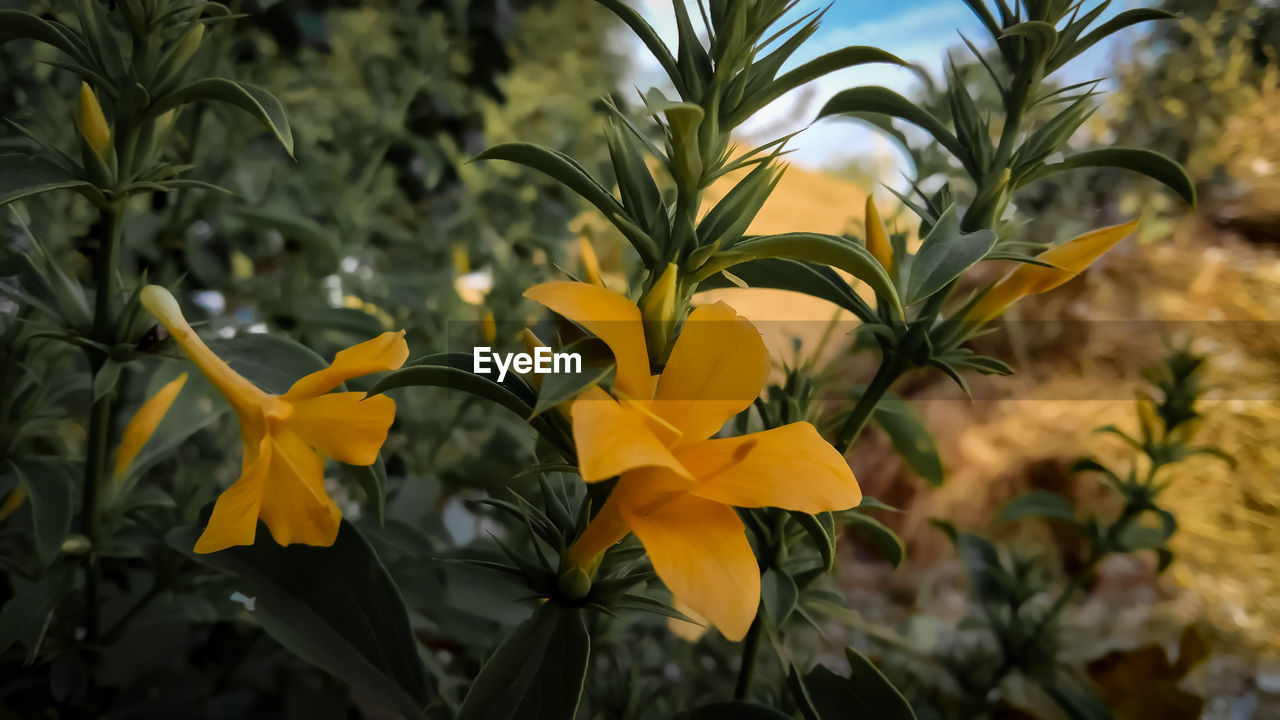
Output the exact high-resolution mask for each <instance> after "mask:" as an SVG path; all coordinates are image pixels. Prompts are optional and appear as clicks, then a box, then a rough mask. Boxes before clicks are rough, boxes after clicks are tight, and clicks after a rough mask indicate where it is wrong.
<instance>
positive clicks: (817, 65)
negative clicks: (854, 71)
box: [729, 46, 911, 127]
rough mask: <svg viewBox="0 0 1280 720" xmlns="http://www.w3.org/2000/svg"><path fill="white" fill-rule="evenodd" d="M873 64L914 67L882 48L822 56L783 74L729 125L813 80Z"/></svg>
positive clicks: (859, 48) (737, 112)
mask: <svg viewBox="0 0 1280 720" xmlns="http://www.w3.org/2000/svg"><path fill="white" fill-rule="evenodd" d="M870 63H888V64H890V65H900V66H902V67H911V66H910V64H908V63H907V62H906V61H905V60H903V59H902V58H900V57H898V56H897V55H894V54H892V53H888V52H885V51H884V50H881V49H880V48H876V47H866V46H852V47H846V48H841V49H839V50H836V51H833V52H829V53H827V54H826V55H820V56H818V57H816V58H814V59H812V60H810V61H808V62H806V63H803V64H801V65H799V66H798V67H796V68H794V69H792V70H790V71H788V72H786V73H783V74H782V75H780V76H779V77H778V78H777V79H775V80H774V81H773V82H771V83H769V84H768V85H767V86H766V87H765V89H764V90H763V91H762V92H759V93H756V94H753V95H751V96H749V97H748V98H747V99H746V100H745V101H744V102H743V103H742V105H741V106H740V107H738V108H737V109H736V110H734V112H733V115H732V116H730V120H729V126H730V127H734V126H736V125H739V124H740V123H741V122H742V121H745V120H746V119H747V118H749V117H751V116H752V115H754V114H755V113H756V111H758V110H759V109H760V108H762V107H764V106H766V105H768V104H769V103H771V102H773V101H774V100H777V99H778V98H780V97H782V96H783V95H785V94H787V93H789V92H791V91H792V90H795V89H796V88H798V87H800V86H801V85H805V84H807V83H809V82H812V81H813V80H817V79H818V78H820V77H822V76H824V75H827V74H829V73H833V72H835V71H837V70H843V69H845V68H850V67H855V66H857V65H867V64H870Z"/></svg>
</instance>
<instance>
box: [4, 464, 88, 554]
mask: <svg viewBox="0 0 1280 720" xmlns="http://www.w3.org/2000/svg"><path fill="white" fill-rule="evenodd" d="M10 467H12V468H13V472H14V475H15V476H17V478H18V482H19V483H21V484H22V487H23V488H25V489H26V491H27V502H29V503H30V504H31V522H32V528H33V533H34V535H35V543H36V555H37V556H38V557H39V558H40V562H41V563H43V564H45V565H48V564H49V563H51V562H53V560H54V558H56V557H57V556H58V553H59V552H61V551H62V541H63V540H66V539H67V533H69V532H70V531H71V510H72V507H71V489H72V487H73V486H75V485H77V484H78V483H76V482H75V480H73V479H72V477H71V475H70V472H69V469H68V467H67V466H66V465H65V464H63V463H60V462H54V461H51V460H37V459H34V458H25V459H21V460H16V461H10Z"/></svg>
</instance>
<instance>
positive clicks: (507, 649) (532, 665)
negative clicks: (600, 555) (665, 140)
mask: <svg viewBox="0 0 1280 720" xmlns="http://www.w3.org/2000/svg"><path fill="white" fill-rule="evenodd" d="M590 654H591V637H590V636H589V635H588V634H587V626H586V624H585V623H584V622H583V619H582V611H581V610H579V609H577V608H567V607H563V606H560V605H557V604H555V603H553V602H548V603H544V604H543V605H542V606H541V607H539V608H538V609H537V610H536V611H535V612H534V613H533V617H531V618H529V619H528V620H525V621H524V622H523V623H521V624H520V626H519V627H517V628H516V629H515V631H514V632H513V633H511V635H509V636H508V637H507V639H506V640H504V641H503V642H502V644H501V645H500V646H498V649H497V650H495V651H494V653H493V656H492V657H490V658H489V660H488V662H486V663H485V664H484V667H482V668H480V675H479V676H477V677H476V680H475V682H474V683H472V685H471V689H470V690H468V691H467V697H466V698H465V699H464V700H463V702H462V708H461V709H460V710H459V711H458V716H457V720H516V719H517V718H518V719H519V720H573V718H574V716H575V715H577V713H578V703H579V702H580V700H581V698H582V689H583V686H584V684H585V682H586V677H587V661H588V659H589V658H590Z"/></svg>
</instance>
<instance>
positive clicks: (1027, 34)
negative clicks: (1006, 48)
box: [1000, 20, 1058, 59]
mask: <svg viewBox="0 0 1280 720" xmlns="http://www.w3.org/2000/svg"><path fill="white" fill-rule="evenodd" d="M1009 37H1023V38H1026V39H1027V40H1029V41H1031V43H1032V45H1033V47H1034V55H1033V57H1034V58H1036V59H1043V58H1048V57H1049V55H1050V54H1052V53H1053V50H1054V48H1055V46H1057V44H1058V29H1057V28H1055V27H1054V26H1053V24H1052V23H1047V22H1045V21H1043V20H1028V21H1026V22H1020V23H1018V24H1017V25H1012V26H1010V27H1007V28H1005V29H1004V32H1003V33H1001V35H1000V38H1001V39H1004V38H1009Z"/></svg>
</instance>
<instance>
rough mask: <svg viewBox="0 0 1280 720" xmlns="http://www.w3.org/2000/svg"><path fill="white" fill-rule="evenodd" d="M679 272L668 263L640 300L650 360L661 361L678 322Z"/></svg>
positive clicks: (672, 264) (674, 265) (673, 265)
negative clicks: (674, 326)
mask: <svg viewBox="0 0 1280 720" xmlns="http://www.w3.org/2000/svg"><path fill="white" fill-rule="evenodd" d="M678 280H679V278H678V272H677V269H676V264H675V263H667V269H666V270H664V271H662V275H661V276H659V277H658V281H657V282H655V283H654V284H653V287H651V288H649V292H648V293H646V294H645V296H644V298H642V299H641V300H640V314H641V317H642V318H643V319H644V339H645V343H646V344H647V346H648V348H649V357H650V359H659V358H660V356H661V355H662V354H663V353H664V351H665V350H666V346H667V339H668V338H669V337H670V336H671V330H672V325H673V324H674V323H675V320H676V286H677V285H678V284H679V282H678Z"/></svg>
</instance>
